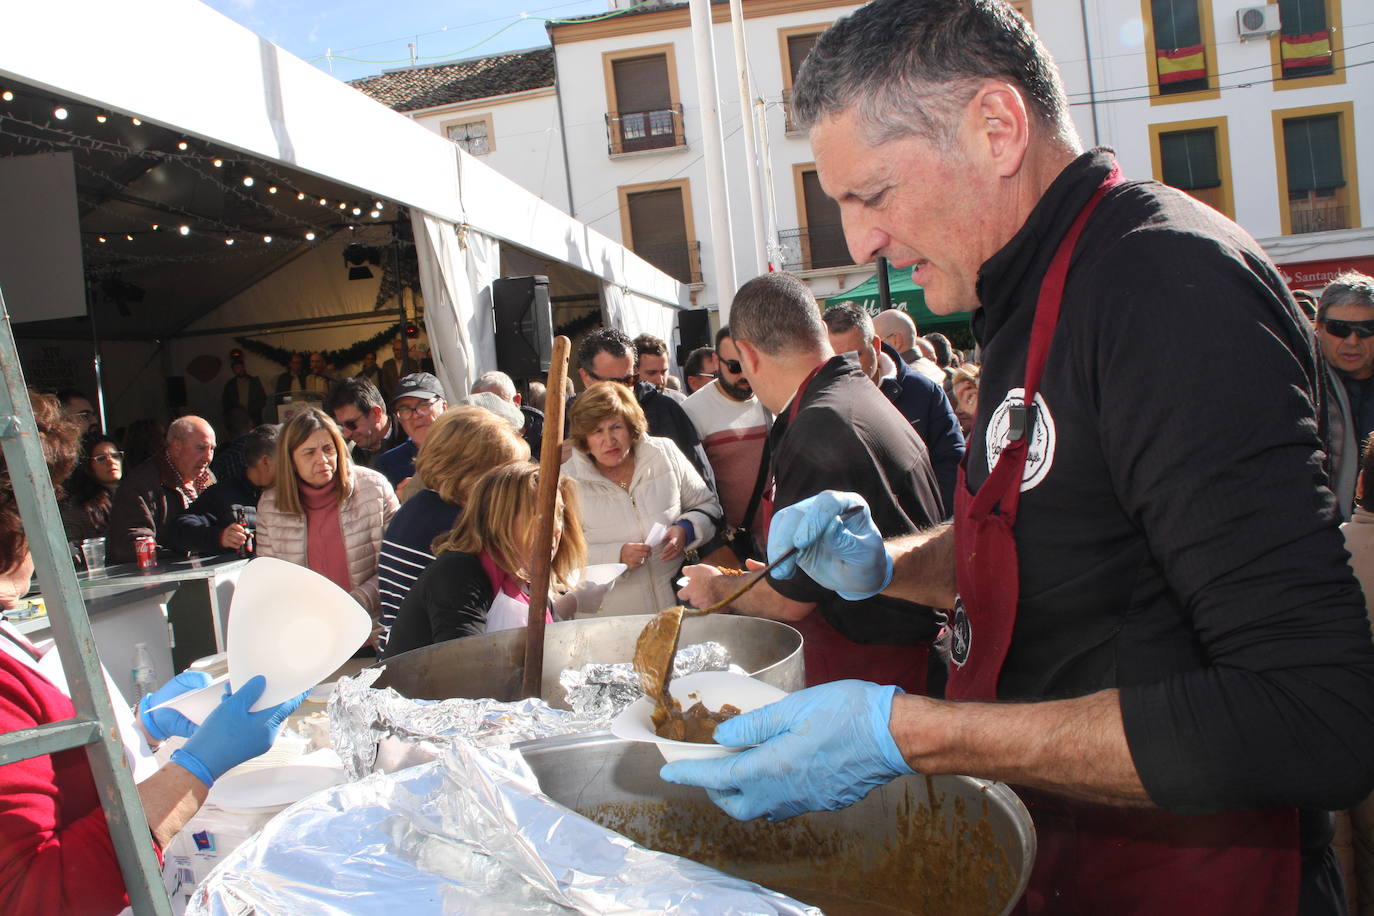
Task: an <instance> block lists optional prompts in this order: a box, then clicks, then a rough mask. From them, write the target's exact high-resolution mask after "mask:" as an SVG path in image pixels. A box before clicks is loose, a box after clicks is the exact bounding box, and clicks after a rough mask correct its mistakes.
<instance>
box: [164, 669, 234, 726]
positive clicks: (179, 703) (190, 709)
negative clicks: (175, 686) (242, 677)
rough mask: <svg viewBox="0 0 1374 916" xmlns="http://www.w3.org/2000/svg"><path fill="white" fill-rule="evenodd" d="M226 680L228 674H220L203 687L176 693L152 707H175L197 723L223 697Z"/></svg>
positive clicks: (212, 709)
mask: <svg viewBox="0 0 1374 916" xmlns="http://www.w3.org/2000/svg"><path fill="white" fill-rule="evenodd" d="M227 680H229V675H227V674H221V675H220V676H219V677H217V678H215V679H214V680H212V681H211V682H210V683H208V684H206V685H205V686H204V687H197V688H196V689H195V690H188V691H186V692H185V693H183V694H178V695H177V696H174V697H172V698H171V699H170V700H168V701H167V702H165V703H159V704H157V705H156V706H154V707H153V709H175V710H176V711H177V712H179V713H181V714H182V715H183V716H185V717H186V718H188V719H190V720H191V721H192V722H194V723H196V724H197V725H199V724H200V723H202V722H204V721H205V717H206V716H208V715H210V713H212V712H214V711H215V707H216V706H218V705H219V701H220V700H222V699H224V682H225V681H227ZM149 711H150V712H151V710H149Z"/></svg>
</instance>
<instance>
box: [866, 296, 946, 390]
mask: <svg viewBox="0 0 1374 916" xmlns="http://www.w3.org/2000/svg"><path fill="white" fill-rule="evenodd" d="M873 330H874V332H875V333H876V334H877V335H878V336H879V337H880V338H882V341H883V343H885V344H888V345H890V346H891V347H892V349H894V350H896V351H897V353H898V354H900V355H901V357H902V359H903V361H905V362H906V364H907V365H908V366H910V367H911V368H912V369H914V370H916V371H917V372H919V373H921V374H922V375H924V376H925V377H926V378H928V379H930V380H931V381H932V382H936V383H937V384H940V385H943V384H944V383H945V373H944V371H943V370H942V369H941V368H940V367H939V365H937V364H936V362H935V361H934V360H933V359H930V358H929V357H928V356H926V354H925V353H924V352H922V350H921V348H920V345H921V344H923V343H925V341H923V340H922V339H921V338H920V336H919V335H918V334H917V331H916V322H915V321H913V320H912V318H911V316H910V315H908V314H907V313H906V312H904V311H902V310H901V309H883V310H882V311H881V312H879V313H878V314H877V315H875V316H873Z"/></svg>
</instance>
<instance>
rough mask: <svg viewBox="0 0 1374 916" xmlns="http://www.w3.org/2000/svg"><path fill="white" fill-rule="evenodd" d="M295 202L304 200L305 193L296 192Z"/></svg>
mask: <svg viewBox="0 0 1374 916" xmlns="http://www.w3.org/2000/svg"><path fill="white" fill-rule="evenodd" d="M296 200H305V192H304V191H297V192H296Z"/></svg>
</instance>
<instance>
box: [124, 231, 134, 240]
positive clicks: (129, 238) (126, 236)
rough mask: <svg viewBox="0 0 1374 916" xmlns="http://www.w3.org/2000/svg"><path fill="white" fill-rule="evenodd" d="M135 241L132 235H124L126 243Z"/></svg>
mask: <svg viewBox="0 0 1374 916" xmlns="http://www.w3.org/2000/svg"><path fill="white" fill-rule="evenodd" d="M133 240H134V237H133V236H132V235H131V234H129V233H128V232H126V233H124V241H126V242H132V241H133Z"/></svg>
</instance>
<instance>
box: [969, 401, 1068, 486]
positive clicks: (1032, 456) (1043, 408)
mask: <svg viewBox="0 0 1374 916" xmlns="http://www.w3.org/2000/svg"><path fill="white" fill-rule="evenodd" d="M1025 396H1026V389H1024V388H1013V389H1011V390H1010V391H1008V392H1007V396H1006V397H1004V398H1003V399H1002V403H1000V404H998V405H997V409H996V410H994V411H993V412H992V419H991V420H989V421H988V432H987V437H986V440H985V441H986V442H987V459H988V473H989V474H991V473H992V469H993V468H995V467H997V459H998V458H1000V457H1001V456H1002V449H1003V448H1005V447H1006V445H1007V436H1008V433H1009V432H1010V430H1011V409H1012V408H1013V407H1021V406H1022V405H1024V404H1025ZM1056 439H1057V437H1056V435H1055V431H1054V415H1053V414H1051V413H1050V407H1049V405H1048V404H1046V403H1045V396H1044V395H1043V394H1041V393H1040V392H1036V394H1035V425H1034V426H1033V427H1032V428H1031V430H1030V439H1029V441H1028V442H1027V446H1026V469H1025V471H1024V472H1023V473H1022V475H1021V492H1022V493H1024V492H1026V491H1027V490H1030V489H1032V488H1034V487H1036V486H1037V485H1039V483H1040V482H1041V481H1042V480H1044V479H1045V477H1046V476H1048V475H1049V473H1050V468H1051V467H1052V466H1053V465H1054V446H1055V442H1056Z"/></svg>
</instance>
